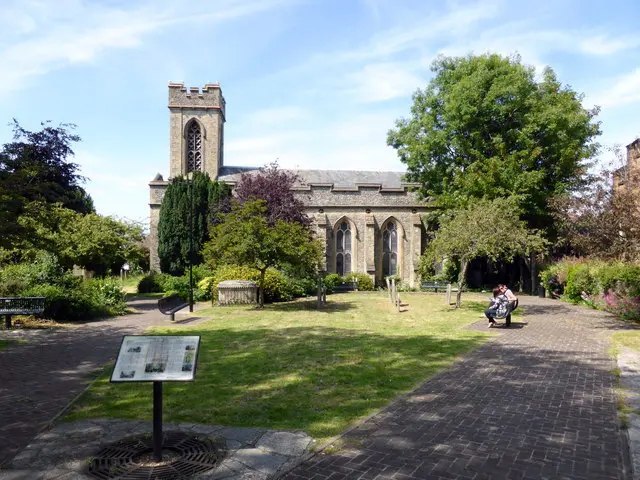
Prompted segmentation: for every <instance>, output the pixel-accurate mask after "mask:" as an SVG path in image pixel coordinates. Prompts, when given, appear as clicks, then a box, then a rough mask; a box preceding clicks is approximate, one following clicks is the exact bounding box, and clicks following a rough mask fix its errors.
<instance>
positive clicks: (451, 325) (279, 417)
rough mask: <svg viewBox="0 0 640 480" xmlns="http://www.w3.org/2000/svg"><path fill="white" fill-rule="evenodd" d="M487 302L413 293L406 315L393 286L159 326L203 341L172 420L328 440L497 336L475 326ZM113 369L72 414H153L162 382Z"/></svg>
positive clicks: (169, 395)
mask: <svg viewBox="0 0 640 480" xmlns="http://www.w3.org/2000/svg"><path fill="white" fill-rule="evenodd" d="M485 297H486V295H472V294H469V295H465V296H464V297H463V303H464V306H463V308H460V309H458V310H455V309H454V308H452V307H451V308H449V307H446V306H445V305H444V302H443V300H444V295H443V294H424V293H422V294H406V293H405V294H402V299H403V302H405V303H408V306H406V307H405V309H406V310H407V311H405V312H403V313H396V312H395V311H394V310H393V308H392V306H391V305H390V303H389V301H388V296H387V295H386V293H369V294H367V293H359V294H357V293H356V294H340V295H330V296H329V297H328V298H327V301H328V304H327V307H326V308H325V309H323V310H321V311H318V310H316V308H315V305H316V303H315V299H313V300H310V299H305V300H299V301H295V302H288V303H282V304H274V305H267V306H266V307H265V308H264V310H257V309H255V308H252V307H251V308H249V307H243V306H240V307H213V308H211V309H207V310H204V311H199V312H198V315H199V316H211V320H208V321H207V322H205V323H201V324H199V325H197V326H192V327H187V326H182V327H179V326H176V327H171V328H162V329H160V328H156V329H153V330H152V332H149V333H155V334H176V335H187V334H188V335H201V336H202V338H201V344H200V356H199V359H198V371H197V375H196V380H195V381H194V382H193V383H165V384H164V420H165V421H167V422H168V421H188V422H197V423H204V424H217V425H232V426H248V427H266V428H273V429H300V430H304V431H306V432H307V433H309V434H310V435H312V436H313V437H314V438H316V439H317V440H319V441H321V442H322V441H325V440H328V439H329V438H331V437H333V436H335V435H337V434H339V433H340V432H342V431H343V430H345V429H346V428H347V427H348V426H349V425H351V424H353V423H354V422H355V421H356V420H357V419H359V418H362V417H364V416H367V415H369V414H371V413H373V412H374V411H375V410H377V409H379V408H380V407H382V406H384V405H386V404H387V403H389V402H390V401H391V400H393V399H394V398H395V397H396V396H397V395H399V394H400V393H403V392H407V391H410V390H412V389H413V388H414V387H416V386H417V385H419V384H420V383H421V382H422V381H424V380H425V379H427V378H428V377H430V376H432V375H433V374H434V373H436V372H437V371H438V370H440V369H442V368H444V367H446V366H448V365H450V364H451V363H452V362H453V361H455V360H456V358H458V357H459V356H460V355H462V354H465V353H468V352H469V351H470V350H472V349H473V348H475V347H477V346H478V345H480V344H482V343H483V342H484V341H485V340H486V339H487V338H488V337H489V336H490V335H492V334H491V333H489V332H487V333H485V332H478V331H470V330H464V327H465V326H467V325H469V324H470V323H473V322H476V321H479V320H480V317H479V316H480V314H481V312H482V311H483V310H484V308H485V307H486V305H485V304H486V303H487V302H486V298H485ZM473 299H475V300H476V301H473ZM108 370H109V371H108V372H105V373H104V374H103V375H102V376H101V378H100V379H99V380H98V381H97V382H96V383H95V384H94V385H93V386H92V387H91V388H90V389H89V390H88V392H87V393H86V394H85V395H84V396H83V397H82V398H81V399H80V401H79V402H78V403H76V405H75V406H74V407H73V408H72V409H71V411H70V412H69V414H68V415H67V416H66V420H76V419H80V418H92V417H118V418H136V419H150V418H151V414H152V386H151V384H150V383H141V384H110V383H109V374H110V372H111V369H108Z"/></svg>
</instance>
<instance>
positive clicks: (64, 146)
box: [0, 120, 94, 251]
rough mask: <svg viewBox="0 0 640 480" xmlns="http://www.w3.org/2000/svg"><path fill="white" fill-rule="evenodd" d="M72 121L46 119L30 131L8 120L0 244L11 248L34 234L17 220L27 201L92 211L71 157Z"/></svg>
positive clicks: (1, 166) (0, 165)
mask: <svg viewBox="0 0 640 480" xmlns="http://www.w3.org/2000/svg"><path fill="white" fill-rule="evenodd" d="M73 128H74V125H70V124H62V125H59V126H58V127H53V126H51V125H50V124H49V122H45V123H43V124H42V129H41V130H39V131H36V132H31V131H29V130H26V129H24V128H23V127H22V126H20V124H19V123H18V122H17V121H16V120H14V121H13V141H12V142H9V143H5V144H4V145H2V148H1V149H0V225H2V235H0V248H4V249H6V250H10V251H11V250H14V245H15V244H16V243H17V242H20V241H21V240H22V239H25V238H28V237H29V236H31V235H32V234H33V232H32V231H31V230H25V228H24V227H23V226H21V225H20V223H19V221H18V220H19V218H20V217H21V216H22V215H23V214H24V211H25V208H26V205H28V204H29V203H30V202H34V201H37V202H45V203H48V204H54V203H59V204H61V205H62V206H63V207H65V208H68V209H71V210H74V211H76V212H78V213H82V214H86V213H91V212H94V207H93V202H92V200H91V197H90V196H89V195H88V194H87V192H86V191H85V190H84V189H83V188H82V186H81V184H82V183H83V181H84V178H83V177H82V176H81V175H80V174H79V167H78V165H77V164H75V163H73V162H72V161H70V158H71V157H73V150H72V148H71V146H72V144H73V143H75V142H78V141H79V140H80V137H79V136H77V135H74V134H72V133H70V132H71V130H72V129H73Z"/></svg>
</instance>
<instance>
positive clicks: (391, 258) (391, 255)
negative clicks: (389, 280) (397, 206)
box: [382, 222, 398, 277]
mask: <svg viewBox="0 0 640 480" xmlns="http://www.w3.org/2000/svg"><path fill="white" fill-rule="evenodd" d="M397 273H398V229H397V227H396V224H395V223H394V222H389V223H387V226H386V227H385V228H384V231H383V232H382V274H383V275H384V276H385V277H388V276H390V275H397Z"/></svg>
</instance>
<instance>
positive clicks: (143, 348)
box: [111, 335, 200, 382]
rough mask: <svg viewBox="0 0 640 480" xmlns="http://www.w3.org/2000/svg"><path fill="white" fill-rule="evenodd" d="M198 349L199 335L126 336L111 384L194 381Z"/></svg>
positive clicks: (123, 339)
mask: <svg viewBox="0 0 640 480" xmlns="http://www.w3.org/2000/svg"><path fill="white" fill-rule="evenodd" d="M199 347H200V337H199V336H197V335H192V336H175V335H125V336H124V337H123V338H122V344H121V345H120V352H119V353H118V358H117V360H116V365H115V367H114V368H113V373H112V374H111V381H112V382H189V381H193V379H194V377H195V374H196V364H197V360H198V349H199Z"/></svg>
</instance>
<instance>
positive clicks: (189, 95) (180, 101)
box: [169, 83, 225, 117]
mask: <svg viewBox="0 0 640 480" xmlns="http://www.w3.org/2000/svg"><path fill="white" fill-rule="evenodd" d="M169 108H188V109H203V110H219V111H220V112H221V113H222V116H223V117H224V114H225V100H224V97H223V96H222V90H221V88H220V84H218V83H207V84H206V85H205V86H204V87H202V89H200V87H189V88H187V87H185V86H184V83H169Z"/></svg>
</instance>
